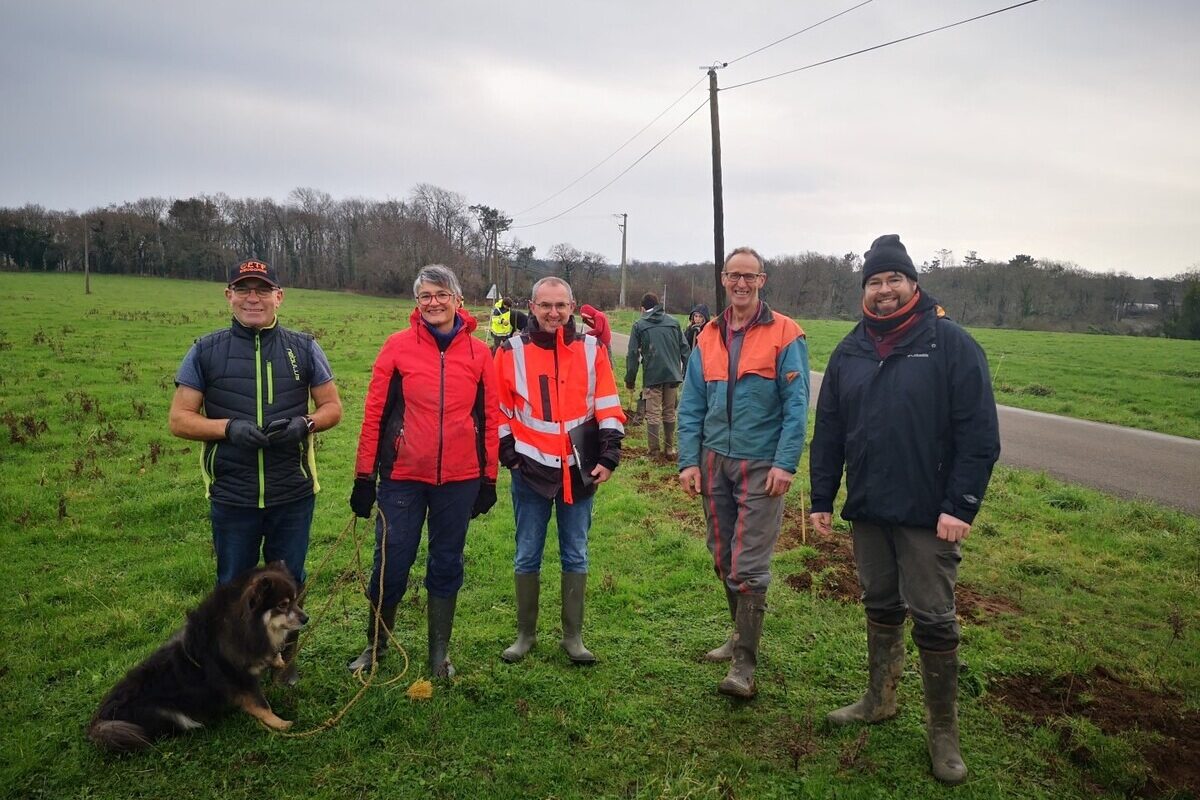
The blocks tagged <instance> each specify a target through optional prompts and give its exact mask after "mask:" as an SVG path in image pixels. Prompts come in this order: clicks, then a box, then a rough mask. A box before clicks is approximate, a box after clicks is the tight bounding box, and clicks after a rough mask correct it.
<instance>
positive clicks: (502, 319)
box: [491, 297, 529, 354]
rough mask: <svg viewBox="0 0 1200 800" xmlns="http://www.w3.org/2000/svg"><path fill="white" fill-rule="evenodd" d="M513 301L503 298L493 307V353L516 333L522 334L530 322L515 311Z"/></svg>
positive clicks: (526, 316)
mask: <svg viewBox="0 0 1200 800" xmlns="http://www.w3.org/2000/svg"><path fill="white" fill-rule="evenodd" d="M512 306H513V304H512V300H511V299H510V298H508V297H501V298H499V299H498V300H496V304H495V305H494V306H492V326H491V334H492V353H493V354H495V352H496V348H497V347H499V346H500V344H501V343H502V342H504V341H506V340H507V339H508V338H509V337H511V336H512V335H513V334H514V333H520V332H521V331H523V330H524V329H525V326H526V325H527V324H528V322H529V317H528V315H526V314H522V313H521V312H520V311H514V310H513V307H512Z"/></svg>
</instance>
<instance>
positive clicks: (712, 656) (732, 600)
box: [704, 586, 737, 662]
mask: <svg viewBox="0 0 1200 800" xmlns="http://www.w3.org/2000/svg"><path fill="white" fill-rule="evenodd" d="M725 602H727V603H729V619H730V620H732V621H733V622H734V623H735V624H736V623H737V592H735V591H734V590H733V589H730V588H729V587H728V586H725ZM731 658H733V634H732V633H731V634H729V638H728V639H726V640H725V644H723V645H721V646H720V647H715V648H713V649H712V650H709V651H708V652H707V653H705V654H704V660H705V661H718V662H719V661H728V660H729V659H731Z"/></svg>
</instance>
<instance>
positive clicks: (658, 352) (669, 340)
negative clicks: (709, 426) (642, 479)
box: [625, 292, 689, 459]
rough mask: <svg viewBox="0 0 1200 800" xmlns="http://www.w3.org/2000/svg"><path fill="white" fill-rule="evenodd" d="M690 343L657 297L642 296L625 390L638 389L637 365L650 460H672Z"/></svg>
mask: <svg viewBox="0 0 1200 800" xmlns="http://www.w3.org/2000/svg"><path fill="white" fill-rule="evenodd" d="M688 353H689V348H688V343H687V342H686V341H684V339H683V331H681V330H680V329H679V323H678V322H676V321H675V318H674V317H672V316H670V315H669V314H667V313H666V312H665V311H664V310H663V307H662V304H661V303H659V302H658V295H656V294H654V293H653V292H647V293H646V294H644V295H642V316H641V318H640V319H639V320H638V321H637V322H635V323H633V330H631V331H630V333H629V350H628V352H627V353H626V355H625V388H626V389H629V390H630V391H633V389H634V388H635V387H636V386H637V373H638V364H639V362H640V363H641V367H642V387H643V390H642V398H643V399H644V400H645V401H646V444H647V449H648V450H649V451H650V457H651V458H655V457H657V456H658V454H659V452H660V450H659V444H660V442H661V445H662V450H661V453H662V454H663V456H664V457H666V458H669V459H673V458H675V456H676V450H675V421H676V408H677V407H678V405H679V384H680V383H682V382H683V367H684V365H685V364H687V360H688Z"/></svg>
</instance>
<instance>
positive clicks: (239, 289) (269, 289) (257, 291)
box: [230, 286, 276, 297]
mask: <svg viewBox="0 0 1200 800" xmlns="http://www.w3.org/2000/svg"><path fill="white" fill-rule="evenodd" d="M230 288H231V289H233V293H234V294H236V295H237V296H238V297H249V296H250V295H251V294H254V295H255V296H256V297H270V296H271V295H272V294H274V293H275V291H276V290H275V287H274V286H232V287H230Z"/></svg>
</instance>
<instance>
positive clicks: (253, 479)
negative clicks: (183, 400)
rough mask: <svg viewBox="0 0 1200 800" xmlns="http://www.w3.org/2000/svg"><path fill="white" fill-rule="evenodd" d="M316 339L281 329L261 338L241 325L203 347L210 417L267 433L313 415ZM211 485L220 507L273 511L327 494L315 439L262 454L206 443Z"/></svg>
mask: <svg viewBox="0 0 1200 800" xmlns="http://www.w3.org/2000/svg"><path fill="white" fill-rule="evenodd" d="M311 341H312V337H311V336H309V335H308V334H306V333H298V332H296V331H291V330H288V329H287V328H284V327H283V326H281V325H279V324H278V322H277V323H276V324H275V325H274V326H273V327H271V328H265V329H263V330H261V331H256V330H254V329H253V328H247V327H245V326H243V325H241V324H240V323H238V322H237V321H236V320H235V321H234V322H233V324H232V325H231V326H230V327H229V328H226V329H225V330H221V331H217V332H216V333H210V334H209V335H208V336H205V337H203V338H201V339H199V340H197V342H196V345H197V347H198V348H199V358H200V370H201V373H202V375H203V376H204V381H205V386H206V387H207V388H206V389H205V391H204V413H205V415H206V416H208V417H211V418H213V419H248V420H250V421H251V422H253V423H255V424H256V425H260V426H262V427H264V428H265V427H266V426H267V425H269V424H270V423H271V422H272V421H274V420H277V419H288V418H290V417H298V416H303V415H304V414H307V413H308V394H309V384H310V382H311V380H312V364H311V363H310V358H309V351H310V342H311ZM201 468H202V470H203V472H204V482H205V484H206V486H207V490H208V496H209V497H211V498H212V499H213V500H215V501H217V502H219V503H228V504H229V505H234V506H250V507H255V508H266V507H267V506H274V505H279V504H281V503H288V502H291V501H293V500H299V499H300V498H302V497H308V496H309V495H311V494H313V493H314V492H316V491H318V490H319V489H320V486H319V485H318V484H317V479H316V461H315V457H314V454H313V452H312V437H311V436H309V437H307V438H306V439H304V440H303V441H301V442H300V443H299V444H294V445H281V446H278V447H267V448H264V449H262V450H257V449H247V448H243V447H235V446H234V445H232V444H230V443H229V442H228V441H227V440H224V439H222V440H221V441H216V442H205V443H204V454H203V461H202V462H201Z"/></svg>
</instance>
